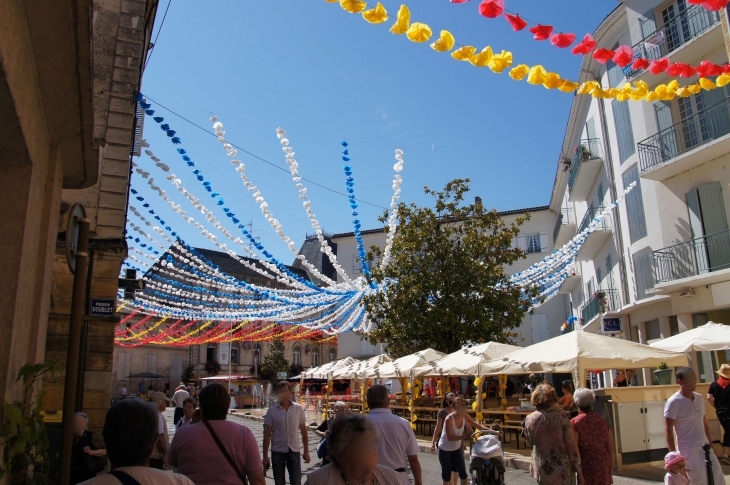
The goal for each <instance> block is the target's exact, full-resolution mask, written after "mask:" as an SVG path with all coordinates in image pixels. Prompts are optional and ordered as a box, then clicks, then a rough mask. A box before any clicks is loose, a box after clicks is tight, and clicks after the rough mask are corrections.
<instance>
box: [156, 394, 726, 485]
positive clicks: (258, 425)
mask: <svg viewBox="0 0 730 485" xmlns="http://www.w3.org/2000/svg"><path fill="white" fill-rule="evenodd" d="M165 417H166V419H167V424H168V430H169V433H170V439H172V437H173V435H174V433H175V429H174V426H173V424H172V417H173V409H172V408H169V409H168V410H167V412H166V413H165ZM228 419H230V420H231V421H234V422H236V423H240V424H242V425H244V426H247V427H248V428H249V429H251V431H252V432H253V434H254V436H255V437H256V441H257V442H258V443H259V449H261V446H262V443H263V436H264V426H263V423H262V422H260V421H253V420H249V419H245V418H242V417H239V416H233V415H229V417H228ZM309 443H310V444H309V449H310V454H311V456H312V462H311V463H309V464H307V463H304V462H303V461H302V473H304V474H306V473H308V472H309V471H312V470H315V469H317V468H318V467H319V460H317V459H316V456H317V454H316V448H317V443H319V437H318V436H317V435H315V434H314V433H313V432H311V431H310V432H309ZM419 460H420V462H421V467H422V469H423V484H424V485H441V483H442V482H441V467H440V465H439V461H438V456H437V455H436V454H433V453H424V452H421V453H420V455H419ZM725 473H726V475H725V483H727V484H728V485H730V475H728V473H730V467H725ZM304 481H305V480H302V482H304ZM663 481H664V471H663V470H662V469H661V468H658V467H644V468H640V469H637V470H634V471H632V472H629V473H624V474H622V476H614V480H613V483H614V485H645V484H655V483H663ZM506 482H507V483H508V484H509V485H535V480H534V479H533V478H532V477H531V476H530V474H529V473H528V472H527V471H524V470H514V469H508V470H507V475H506ZM266 483H267V485H273V484H274V479H273V478H272V475H271V471H269V473H268V476H267V477H266ZM411 483H412V480H411Z"/></svg>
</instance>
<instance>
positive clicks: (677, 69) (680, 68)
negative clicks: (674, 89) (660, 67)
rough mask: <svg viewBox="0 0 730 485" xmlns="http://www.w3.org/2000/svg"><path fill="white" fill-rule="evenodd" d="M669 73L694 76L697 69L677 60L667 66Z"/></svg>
mask: <svg viewBox="0 0 730 485" xmlns="http://www.w3.org/2000/svg"><path fill="white" fill-rule="evenodd" d="M667 74H669V75H670V76H672V77H675V76H681V77H692V76H694V75H695V74H697V70H696V69H695V68H694V67H692V66H690V65H689V64H685V63H684V62H675V63H674V64H672V65H670V66H669V67H668V68H667Z"/></svg>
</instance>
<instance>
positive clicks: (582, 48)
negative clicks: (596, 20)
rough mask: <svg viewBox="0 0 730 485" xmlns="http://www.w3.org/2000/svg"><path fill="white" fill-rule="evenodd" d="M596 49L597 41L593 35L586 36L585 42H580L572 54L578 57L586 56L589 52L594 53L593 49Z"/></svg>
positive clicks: (572, 50)
mask: <svg viewBox="0 0 730 485" xmlns="http://www.w3.org/2000/svg"><path fill="white" fill-rule="evenodd" d="M595 48H596V41H595V40H593V36H592V35H591V34H586V36H585V37H583V40H581V41H580V43H579V44H578V45H577V46H575V47H573V49H571V51H570V52H572V53H573V54H575V55H576V56H577V55H586V54H588V53H589V52H591V51H593V49H595Z"/></svg>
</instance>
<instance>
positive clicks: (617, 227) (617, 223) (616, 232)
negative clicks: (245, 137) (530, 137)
mask: <svg viewBox="0 0 730 485" xmlns="http://www.w3.org/2000/svg"><path fill="white" fill-rule="evenodd" d="M598 104H599V106H600V107H601V109H600V111H599V113H600V115H601V133H602V134H603V151H604V153H605V155H606V159H605V160H604V161H605V162H606V168H607V172H608V181H609V188H610V191H611V202H616V199H618V195H617V193H616V176H615V174H614V171H613V156H612V155H611V144H610V143H609V141H608V129H607V128H606V104H605V102H604V101H603V99H602V98H598ZM611 214H612V215H613V228H614V229H613V238H614V241H613V242H614V244H615V245H616V248H617V249H618V251H617V253H618V270H619V275H620V278H621V293H622V296H623V298H622V300H623V303H624V304H625V305H628V304H629V301H630V298H629V285H628V278H627V276H626V259H625V258H624V238H623V233H622V232H621V214H620V211H619V210H618V209H615V210H613V211H611Z"/></svg>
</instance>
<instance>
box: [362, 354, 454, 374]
mask: <svg viewBox="0 0 730 485" xmlns="http://www.w3.org/2000/svg"><path fill="white" fill-rule="evenodd" d="M445 356H446V354H444V353H443V352H439V351H438V350H434V349H426V350H421V351H419V352H416V353H414V354H411V355H406V356H404V357H401V358H399V359H396V360H394V361H392V362H385V363H383V364H381V365H376V366H374V367H372V368H369V369H366V370H365V372H364V374H363V377H365V378H366V379H397V378H401V377H403V378H409V377H412V375H413V371H414V369H416V367H419V366H423V365H427V364H432V363H434V362H436V361H437V360H439V359H441V358H443V357H445Z"/></svg>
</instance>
